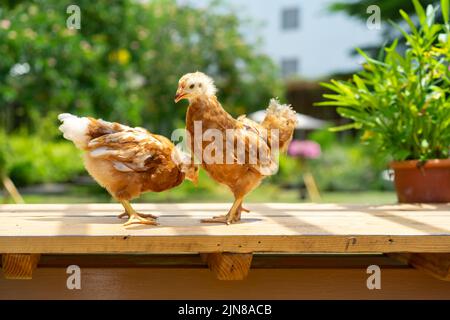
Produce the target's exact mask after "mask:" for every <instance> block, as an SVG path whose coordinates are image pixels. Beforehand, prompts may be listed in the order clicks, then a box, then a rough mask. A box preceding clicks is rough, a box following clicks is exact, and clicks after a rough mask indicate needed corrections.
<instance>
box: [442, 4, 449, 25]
mask: <svg viewBox="0 0 450 320" xmlns="http://www.w3.org/2000/svg"><path fill="white" fill-rule="evenodd" d="M441 10H442V16H443V17H444V23H445V24H448V0H441Z"/></svg>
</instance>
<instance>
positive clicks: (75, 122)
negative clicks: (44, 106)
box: [58, 113, 90, 149]
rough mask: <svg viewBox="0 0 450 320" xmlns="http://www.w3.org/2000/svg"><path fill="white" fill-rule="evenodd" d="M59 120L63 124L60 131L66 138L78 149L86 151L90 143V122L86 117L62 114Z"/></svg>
mask: <svg viewBox="0 0 450 320" xmlns="http://www.w3.org/2000/svg"><path fill="white" fill-rule="evenodd" d="M58 120H59V121H61V122H62V124H61V125H60V126H59V130H60V131H61V132H62V133H63V136H64V138H66V139H67V140H70V141H72V142H73V143H74V144H75V145H76V146H77V147H78V148H80V149H84V148H86V146H87V143H88V142H89V139H90V137H89V135H88V133H89V124H90V120H89V118H86V117H77V116H74V115H73V114H70V113H61V114H60V115H58Z"/></svg>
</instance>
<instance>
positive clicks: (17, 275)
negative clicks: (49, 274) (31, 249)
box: [2, 253, 40, 280]
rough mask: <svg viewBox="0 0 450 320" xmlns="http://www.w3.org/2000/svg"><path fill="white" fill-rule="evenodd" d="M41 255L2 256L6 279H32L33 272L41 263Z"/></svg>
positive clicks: (8, 254) (19, 254)
mask: <svg viewBox="0 0 450 320" xmlns="http://www.w3.org/2000/svg"><path fill="white" fill-rule="evenodd" d="M39 258H40V255H39V254H23V253H18V254H16V253H15V254H10V253H5V254H3V255H2V267H3V274H4V276H5V278H6V279H22V280H25V279H31V278H32V275H33V270H34V269H36V266H37V264H38V262H39Z"/></svg>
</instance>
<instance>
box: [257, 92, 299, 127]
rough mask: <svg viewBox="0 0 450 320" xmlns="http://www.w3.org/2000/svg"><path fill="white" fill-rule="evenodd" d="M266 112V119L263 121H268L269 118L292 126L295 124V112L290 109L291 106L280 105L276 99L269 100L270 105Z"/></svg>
mask: <svg viewBox="0 0 450 320" xmlns="http://www.w3.org/2000/svg"><path fill="white" fill-rule="evenodd" d="M266 111H267V112H266V118H265V119H264V121H266V120H269V119H270V117H276V118H278V119H280V120H283V121H286V122H292V123H293V124H294V125H295V124H296V122H297V117H296V112H295V110H294V109H292V107H291V105H288V104H281V103H280V101H279V100H278V98H272V99H270V103H269V106H268V107H267V110H266Z"/></svg>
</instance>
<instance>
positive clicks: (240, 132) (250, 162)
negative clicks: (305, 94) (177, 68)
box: [175, 72, 296, 224]
mask: <svg viewBox="0 0 450 320" xmlns="http://www.w3.org/2000/svg"><path fill="white" fill-rule="evenodd" d="M216 91H217V90H216V87H215V86H214V83H213V80H212V79H211V78H210V77H208V76H207V75H205V74H203V73H201V72H196V73H189V74H186V75H184V76H183V77H182V78H181V79H180V81H179V84H178V90H177V93H176V97H175V102H178V101H180V100H182V99H188V100H189V107H188V110H187V114H186V129H187V132H188V133H189V134H190V135H189V137H190V142H189V146H190V148H191V151H193V154H194V155H195V157H196V158H197V159H198V160H200V161H201V164H202V167H203V168H204V169H205V170H206V171H207V172H208V174H209V175H210V176H211V178H213V179H214V180H216V181H217V182H219V183H221V184H224V185H226V186H228V187H229V188H230V190H231V192H232V193H233V195H234V198H235V201H234V203H233V205H232V207H231V209H230V210H229V212H228V213H227V214H226V215H224V216H217V217H213V218H212V219H206V220H203V222H218V223H226V224H230V223H234V222H237V221H239V220H240V218H241V212H242V211H248V210H245V209H243V208H242V202H243V200H244V197H245V196H246V195H247V194H248V193H250V192H251V191H252V190H254V189H255V188H256V187H257V186H258V185H259V184H260V183H261V181H262V180H263V179H264V177H266V176H269V175H273V174H274V173H275V172H276V171H277V169H278V151H280V150H281V151H284V150H286V149H287V146H288V144H289V142H290V140H291V139H292V134H293V132H294V128H295V124H296V115H295V111H293V110H292V109H291V108H290V106H287V105H280V104H279V103H278V101H277V100H276V99H272V100H271V101H270V105H269V107H268V108H267V114H266V117H265V119H264V121H263V122H262V123H261V124H258V123H256V122H254V121H252V120H250V119H247V118H246V117H245V116H241V117H239V118H238V119H234V118H233V117H232V116H231V115H229V114H228V113H227V112H226V111H225V110H224V109H223V108H222V106H221V104H220V103H219V101H218V100H217V97H216V95H215V94H216ZM208 132H209V133H208ZM230 132H231V133H230ZM218 133H220V134H218ZM202 136H203V137H206V136H208V139H205V138H204V139H202ZM211 137H214V138H211ZM239 146H240V147H239ZM255 155H256V156H255ZM230 160H231V161H230Z"/></svg>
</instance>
